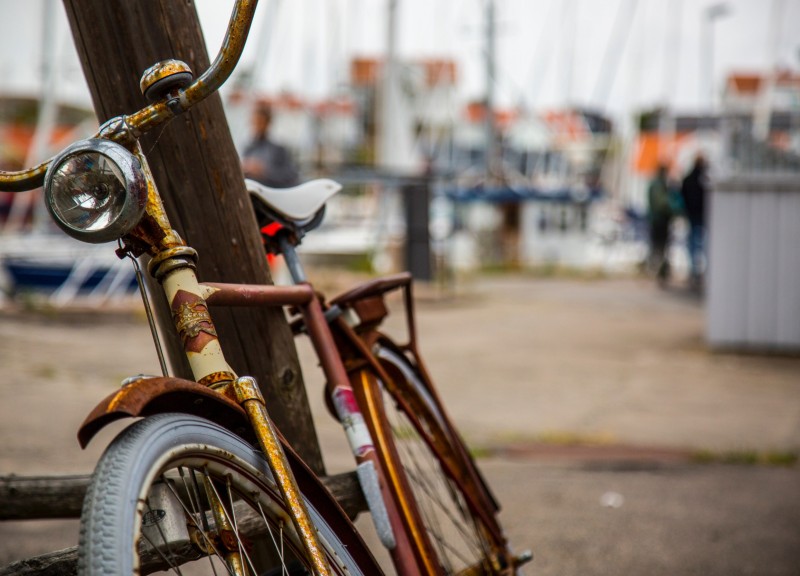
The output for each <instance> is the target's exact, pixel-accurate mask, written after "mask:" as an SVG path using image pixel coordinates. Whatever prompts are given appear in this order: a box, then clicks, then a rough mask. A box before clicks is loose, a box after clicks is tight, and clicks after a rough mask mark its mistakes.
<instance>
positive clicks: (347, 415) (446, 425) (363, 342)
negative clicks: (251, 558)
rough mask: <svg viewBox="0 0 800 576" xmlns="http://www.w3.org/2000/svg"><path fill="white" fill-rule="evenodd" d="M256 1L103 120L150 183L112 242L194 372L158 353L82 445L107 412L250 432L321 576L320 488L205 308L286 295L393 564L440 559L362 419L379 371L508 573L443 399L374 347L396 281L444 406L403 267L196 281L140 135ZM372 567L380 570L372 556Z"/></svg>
mask: <svg viewBox="0 0 800 576" xmlns="http://www.w3.org/2000/svg"><path fill="white" fill-rule="evenodd" d="M256 4H257V0H236V3H235V6H234V9H233V13H232V15H231V20H230V24H229V28H228V31H227V33H226V36H225V40H224V42H223V46H222V48H221V49H220V52H219V54H218V55H217V57H216V59H215V60H214V62H213V63H212V64H211V66H210V67H209V69H208V70H207V71H206V72H204V73H203V74H202V75H201V76H200V77H199V78H198V79H196V80H194V81H193V82H191V83H189V84H188V85H186V86H185V87H174V88H171V89H169V91H168V92H167V93H166V94H165V95H164V96H163V97H161V98H159V99H158V100H157V101H156V102H154V103H152V104H150V105H148V106H147V107H145V108H143V109H142V110H140V111H138V112H135V113H133V114H131V115H128V116H119V117H116V118H113V119H111V120H109V121H108V122H106V123H105V124H104V125H103V126H102V127H101V128H100V130H99V132H98V133H97V135H96V136H95V137H96V138H101V139H107V140H111V141H114V142H116V143H118V144H120V145H122V146H124V147H125V148H127V149H128V150H129V151H130V152H132V153H133V154H134V155H135V156H136V157H137V158H138V160H139V162H140V163H141V166H142V168H143V171H144V174H145V176H146V185H147V199H146V205H145V209H144V216H143V217H142V219H141V220H140V221H139V223H138V224H137V225H136V226H135V227H134V228H133V229H132V230H131V231H130V232H128V233H127V234H126V235H125V236H123V238H122V239H121V243H122V246H123V247H122V248H120V250H119V251H118V253H119V254H120V255H121V256H130V257H132V258H133V257H138V256H141V255H148V256H150V257H151V260H150V262H149V265H148V271H149V273H150V274H151V275H152V276H153V277H154V278H155V279H156V280H158V281H159V283H160V285H161V286H162V288H163V290H164V293H165V295H166V298H167V302H168V304H169V307H170V310H171V313H172V319H173V323H174V327H175V330H176V331H177V333H178V334H179V336H180V338H181V341H182V345H183V350H184V352H185V354H186V357H187V359H188V361H189V364H190V366H191V369H192V373H193V376H194V379H195V381H189V380H185V379H181V378H174V377H170V376H168V374H167V370H166V365H165V362H164V361H163V359H162V369H163V371H164V375H163V376H161V377H142V378H139V379H134V381H132V382H130V383H128V384H127V385H126V386H124V387H123V388H122V389H120V390H119V391H117V392H115V393H113V394H111V395H110V396H109V397H107V398H106V399H105V400H103V401H102V402H101V403H100V404H98V406H97V407H96V408H95V409H94V410H93V411H92V412H91V413H90V414H89V416H88V417H87V418H86V420H85V421H84V423H83V424H82V426H81V428H80V431H79V435H78V436H79V440H80V443H81V445H82V446H85V445H86V444H87V443H88V442H89V441H90V440H91V439H92V437H93V436H94V435H95V434H96V433H97V432H98V431H99V430H100V429H102V428H103V427H104V426H105V425H106V424H108V423H109V422H111V421H114V420H117V419H120V418H128V417H137V416H147V415H150V414H155V413H160V412H167V411H180V412H184V413H191V414H196V415H199V416H203V417H205V418H207V419H209V420H211V421H214V422H216V423H218V424H220V425H221V426H224V427H226V428H228V429H230V430H232V431H234V432H235V433H236V434H238V435H240V436H242V437H244V438H245V439H247V440H248V441H251V442H255V443H257V445H258V446H259V447H260V448H261V449H262V451H263V453H264V455H265V457H266V459H267V462H268V464H269V467H270V469H271V471H272V473H273V476H274V478H275V481H276V484H277V486H278V489H279V492H280V493H281V495H282V497H283V498H284V500H285V502H286V503H287V505H288V507H289V512H290V516H291V520H292V522H293V524H294V526H295V528H296V530H297V533H298V534H299V535H300V539H301V542H302V545H303V547H304V548H305V553H306V557H307V558H308V559H309V560H310V562H311V564H312V568H313V570H314V572H315V573H316V574H318V575H320V576H322V575H326V574H329V573H330V569H329V566H328V565H327V561H326V559H325V556H324V553H323V551H322V549H321V547H320V544H319V541H318V539H317V535H316V531H315V529H314V526H313V525H312V523H311V520H310V518H309V514H308V510H307V509H306V507H305V504H304V502H303V499H302V498H301V496H300V493H301V490H300V488H301V487H302V491H305V492H309V491H313V492H316V493H319V492H320V491H324V488H322V487H321V484H320V483H319V481H318V479H316V477H315V476H314V474H313V473H312V472H311V471H310V470H309V469H308V468H307V467H305V465H304V464H303V463H302V461H301V460H300V458H299V457H298V456H297V455H296V454H295V453H294V452H293V451H292V450H291V448H290V447H289V446H288V445H287V444H286V443H285V442H284V441H283V439H282V437H281V436H280V434H279V432H278V431H277V430H276V429H275V427H274V426H273V425H272V422H271V420H270V417H269V415H268V410H267V404H266V402H265V400H264V397H263V396H262V395H261V393H260V391H259V388H258V386H257V384H256V382H255V380H254V379H253V378H251V377H249V376H239V375H237V374H236V373H235V372H234V371H233V369H232V368H231V367H230V366H229V364H228V363H227V361H226V360H225V357H224V355H223V353H222V348H221V346H220V343H219V339H218V337H217V332H216V329H215V327H214V323H213V320H212V317H211V313H210V312H209V308H210V307H213V306H235V307H239V306H281V307H286V306H290V307H293V308H294V309H295V310H298V311H299V314H300V315H301V317H302V319H303V326H304V329H305V331H306V332H307V333H308V335H309V336H310V338H311V341H312V344H313V346H314V349H315V351H316V354H317V356H318V357H319V360H320V364H321V367H322V370H323V372H324V374H325V376H326V378H327V382H328V384H327V394H328V396H327V397H328V399H329V402H330V404H331V405H332V406H333V410H334V412H335V414H336V416H337V417H338V418H339V420H340V421H341V422H342V424H343V426H344V428H345V432H346V433H347V436H348V440H349V441H350V444H351V449H352V450H353V453H354V455H355V456H356V460H357V462H358V463H359V464H361V463H372V464H374V465H375V468H376V470H377V474H378V476H379V477H380V478H381V481H380V482H379V485H380V490H381V496H382V500H383V503H384V506H385V508H386V514H387V516H388V522H389V524H390V526H391V531H392V533H393V537H394V539H395V542H394V546H392V547H391V548H392V552H391V553H392V557H393V560H394V562H395V565H396V566H397V568H398V571H399V572H400V573H402V574H404V575H406V574H407V575H414V574H439V573H441V570H442V568H441V567H440V566H438V565H437V564H436V560H435V553H434V552H433V550H432V548H431V544H430V542H429V540H428V538H427V536H426V534H425V529H424V526H423V525H422V522H421V520H420V518H419V512H418V511H417V510H416V508H415V505H414V502H413V499H412V498H411V497H410V496H409V495H410V489H409V488H408V486H407V480H406V479H405V477H404V475H403V474H402V473H401V471H400V470H398V469H397V467H396V466H394V465H392V464H391V462H396V461H397V457H396V454H395V447H394V445H393V444H392V442H391V441H389V430H388V428H387V426H388V425H387V424H386V422H385V419H382V418H381V417H380V413H378V416H377V417H374V416H373V417H371V418H367V419H365V418H364V417H363V415H362V413H361V409H360V408H359V407H360V406H368V407H374V406H375V405H376V398H377V395H378V394H380V388H379V385H378V381H377V380H376V379H378V380H380V381H381V382H383V383H384V384H385V385H386V386H389V387H393V389H394V390H396V392H397V397H398V398H399V399H400V400H399V401H400V402H403V403H406V406H407V408H408V411H409V413H411V414H418V416H417V422H418V423H420V422H424V423H426V425H425V426H420V428H424V429H426V430H428V431H429V432H428V433H427V434H425V435H424V439H425V441H426V442H427V443H428V444H429V445H430V446H431V448H432V450H434V452H436V453H437V454H438V455H439V457H440V459H441V461H442V463H443V467H444V468H445V470H446V472H447V473H448V474H449V475H450V477H451V478H452V479H453V480H454V481H455V482H458V483H459V484H460V485H461V486H462V488H463V490H464V494H465V497H466V499H467V500H468V504H469V506H470V508H471V509H473V511H474V513H475V514H477V515H478V516H479V517H480V519H481V521H482V522H483V524H484V526H486V528H487V530H488V531H489V532H490V533H491V534H490V536H491V541H492V542H493V543H495V544H496V547H497V550H494V551H493V552H494V553H496V555H497V556H498V557H499V558H500V559H501V560H502V562H501V564H502V565H503V566H505V569H503V570H502V571H503V573H511V571H513V569H514V567H515V559H513V558H510V557H508V554H507V550H506V548H505V539H504V537H503V535H502V531H501V530H500V528H499V525H498V524H497V521H496V519H495V517H494V513H495V512H496V511H497V505H496V503H495V501H494V499H493V498H492V496H491V493H490V492H489V490H488V488H487V487H486V485H485V483H484V482H483V480H482V478H481V477H480V473H479V472H478V471H477V469H476V468H475V467H474V466H473V465H472V464H471V460H470V459H469V458H468V457H467V455H466V448H465V447H464V445H463V444H462V443H461V442H460V440H459V439H458V438H457V437H454V436H453V435H452V434H450V433H449V430H452V429H453V428H452V426H451V424H450V422H449V420H448V419H447V416H446V414H444V412H443V411H442V412H441V413H437V414H431V413H429V412H430V410H429V409H428V408H427V407H426V406H424V405H421V404H420V403H418V402H416V401H415V396H414V395H413V394H409V393H405V392H404V390H403V378H402V377H401V376H398V375H394V374H390V373H389V372H388V368H387V367H386V366H385V365H384V364H383V363H381V362H380V361H379V360H378V359H377V358H376V357H375V356H374V355H373V354H372V352H371V346H372V344H374V343H375V342H376V341H378V340H380V339H382V338H385V337H384V336H382V334H381V333H380V332H379V331H378V330H377V327H378V326H379V324H380V320H381V319H382V317H383V315H385V314H384V312H385V303H384V296H385V294H386V293H387V292H390V291H393V290H397V289H401V290H403V291H404V293H405V302H406V309H407V311H408V323H409V334H410V335H411V338H410V341H409V343H408V344H407V345H405V346H402V347H400V348H399V349H400V350H401V351H402V352H403V353H408V354H410V355H411V356H412V357H413V358H414V361H415V363H416V366H417V368H418V370H419V373H420V374H421V376H422V378H423V381H424V382H425V383H426V385H427V386H428V388H429V391H430V393H431V395H432V396H433V397H434V399H435V401H436V403H437V404H438V406H440V407H441V403H440V402H439V399H438V396H436V393H435V390H434V389H433V387H432V385H430V378H429V376H428V373H427V370H426V369H425V367H424V364H423V363H422V360H421V358H420V356H419V353H418V351H417V347H416V336H415V334H416V329H415V326H414V316H413V302H412V297H411V282H410V276H408V275H399V276H395V277H389V278H386V279H381V280H377V281H374V282H370V283H367V284H365V285H362V286H359V287H357V288H355V289H353V290H351V291H350V292H348V293H346V294H344V295H342V296H340V297H338V298H336V299H334V300H332V301H331V302H330V303H329V304H325V303H324V300H322V299H321V298H320V297H319V295H318V294H317V293H316V292H315V291H314V289H313V287H312V286H311V285H310V284H308V283H301V284H296V285H294V286H288V287H285V286H281V287H279V286H264V285H246V284H224V283H201V282H199V281H198V278H197V276H196V261H197V253H196V251H195V250H194V249H193V248H191V247H189V246H187V245H186V244H185V243H184V242H183V240H182V239H181V238H180V236H179V235H178V234H177V232H175V230H174V229H173V228H172V226H171V224H170V222H169V219H168V217H167V215H166V211H165V209H164V205H163V203H162V200H161V197H160V196H159V193H158V191H157V189H156V186H155V184H154V181H153V178H152V175H151V173H150V170H149V167H148V164H147V160H146V158H145V156H144V153H143V151H142V149H141V147H140V145H139V142H138V139H139V138H140V137H141V136H142V135H144V134H145V133H147V132H149V131H151V130H153V129H154V128H156V127H159V126H161V125H163V124H164V123H166V122H168V121H169V120H171V119H172V118H174V117H175V116H177V115H179V114H181V113H183V112H185V111H186V110H188V109H189V108H191V107H192V106H193V105H194V104H196V103H198V102H200V101H202V100H203V99H205V98H206V97H207V96H209V95H211V94H212V93H214V92H215V91H216V90H217V89H218V88H219V87H220V86H221V85H222V84H223V83H224V82H225V80H226V79H227V78H228V77H229V76H230V74H231V72H232V70H233V69H234V67H235V65H236V63H237V62H238V59H239V57H240V56H241V53H242V49H243V47H244V43H245V40H246V38H247V34H248V31H249V27H250V24H251V22H252V18H253V13H254V11H255V7H256ZM180 64H181V63H179V62H177V61H167V62H162V63H160V64H159V65H156V66H154V67H153V68H151V69H149V70H147V71H146V72H145V75H144V76H143V79H142V87H143V89H144V88H145V86H146V85H152V84H154V83H156V82H158V81H159V80H162V79H164V78H168V77H169V76H170V75H171V74H175V73H176V72H177V73H180V72H182V68H181V66H180ZM50 163H51V160H49V161H47V162H44V163H42V164H40V165H38V166H36V167H34V168H30V169H27V170H22V171H19V172H5V171H0V189H3V190H7V191H12V192H19V191H24V190H30V189H33V188H36V187H39V186H41V185H42V182H43V179H44V176H45V173H46V170H47V168H48V166H49V165H50ZM328 306H339V307H352V308H354V309H358V310H359V311H360V313H361V315H362V317H364V318H373V320H374V322H373V323H371V324H370V323H369V322H367V323H366V324H365V323H363V322H362V325H361V326H360V328H359V327H355V328H354V327H353V326H350V325H348V324H347V322H345V321H344V320H343V319H342V318H341V317H339V318H336V319H335V320H333V321H332V322H329V320H328V319H327V318H326V316H325V311H326V309H327V308H328ZM373 414H374V413H373ZM373 443H374V444H373ZM376 447H377V448H378V449H380V450H381V451H382V453H384V454H389V455H390V457H389V458H388V461H389V464H388V465H387V464H385V463H382V461H380V460H379V458H378V457H377V455H376ZM327 498H328V500H329V501H330V503H331V506H334V507H335V506H336V503H335V501H333V500H332V498H331V497H330V496H328V497H327ZM361 561H363V562H365V563H367V564H368V565H369V564H370V563H372V562H374V560H372V558H371V556H370V557H369V558H362V559H361ZM239 562H240V560H239ZM233 564H234V565H235V564H236V561H234V562H233ZM374 570H375V571H376V573H377V571H378V569H377V567H375V568H374ZM497 572H498V573H499V572H500V570H498V571H497Z"/></svg>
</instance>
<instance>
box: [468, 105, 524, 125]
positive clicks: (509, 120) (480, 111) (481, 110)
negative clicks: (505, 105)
mask: <svg viewBox="0 0 800 576" xmlns="http://www.w3.org/2000/svg"><path fill="white" fill-rule="evenodd" d="M464 112H465V114H466V116H467V121H468V122H474V123H477V122H483V120H484V119H485V118H486V104H484V103H483V102H470V103H469V104H467V107H466V109H465V111H464ZM517 118H519V110H515V109H500V110H495V111H494V121H495V123H496V124H497V127H498V128H501V129H504V128H507V127H508V126H510V125H511V124H513V123H514V121H515V120H516V119H517Z"/></svg>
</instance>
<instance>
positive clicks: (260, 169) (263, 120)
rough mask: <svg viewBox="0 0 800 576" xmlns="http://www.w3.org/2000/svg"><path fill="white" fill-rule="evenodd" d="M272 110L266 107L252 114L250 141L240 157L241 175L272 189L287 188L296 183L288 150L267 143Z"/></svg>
mask: <svg viewBox="0 0 800 576" xmlns="http://www.w3.org/2000/svg"><path fill="white" fill-rule="evenodd" d="M271 124H272V109H271V108H270V106H268V105H266V104H260V105H258V106H256V109H255V111H254V112H253V137H252V140H251V141H250V143H248V144H247V146H246V147H245V149H244V153H243V154H242V171H243V172H244V175H245V177H247V178H251V179H253V180H255V181H257V182H260V183H261V184H264V185H265V186H270V187H272V188H287V187H289V186H295V185H296V184H297V183H298V179H299V176H298V170H297V166H296V165H295V163H294V160H293V159H292V155H291V153H290V152H289V150H288V149H287V148H285V147H284V146H281V145H280V144H277V143H276V142H274V141H273V140H272V139H270V135H269V129H270V126H271Z"/></svg>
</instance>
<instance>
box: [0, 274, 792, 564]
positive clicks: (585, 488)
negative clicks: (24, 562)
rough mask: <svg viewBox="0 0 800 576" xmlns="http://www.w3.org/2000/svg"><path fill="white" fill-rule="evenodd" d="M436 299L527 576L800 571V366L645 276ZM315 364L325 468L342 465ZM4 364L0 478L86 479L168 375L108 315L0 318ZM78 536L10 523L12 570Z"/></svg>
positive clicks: (430, 355)
mask: <svg viewBox="0 0 800 576" xmlns="http://www.w3.org/2000/svg"><path fill="white" fill-rule="evenodd" d="M425 292H426V293H425V294H423V297H422V298H421V300H420V303H419V316H420V332H421V335H422V336H421V338H422V345H423V349H424V350H425V354H426V357H427V360H428V363H429V364H430V369H431V372H432V373H433V375H434V376H435V377H436V379H437V380H438V382H439V385H440V388H441V392H442V395H443V396H444V397H445V399H446V402H447V403H448V406H449V408H450V410H451V413H452V416H453V417H454V419H455V420H456V421H457V422H458V423H459V424H460V426H461V427H462V430H463V433H464V435H465V436H466V437H467V439H468V441H469V442H470V443H471V444H472V445H473V446H476V447H478V448H479V451H480V453H482V454H486V457H485V458H483V459H482V460H481V466H482V467H483V469H484V471H485V473H486V474H487V476H488V477H489V478H490V481H491V483H492V485H493V486H494V488H495V490H496V492H497V495H498V497H499V499H500V500H501V502H502V503H503V504H504V508H505V512H504V515H503V520H504V522H505V524H506V526H507V528H508V532H509V535H510V537H511V540H512V541H513V542H515V543H519V547H520V548H522V547H531V548H533V550H534V552H535V553H536V556H537V559H536V560H535V562H534V564H533V565H532V567H531V568H530V569H529V570H528V573H529V574H540V575H550V574H552V575H556V574H559V575H569V574H582V575H585V574H623V575H626V574H656V575H657V574H665V575H666V574H698V575H699V574H703V575H706V574H710V575H716V574H719V575H723V574H724V575H732V574H758V575H762V574H763V575H767V574H769V575H773V574H774V575H779V574H780V575H798V574H800V490H798V486H800V469H799V468H800V467H798V466H797V465H793V466H777V465H774V463H775V462H785V461H787V460H791V457H792V455H794V454H797V453H798V451H800V358H797V357H795V358H791V357H785V356H780V357H778V356H760V355H753V354H742V355H736V354H729V353H725V354H722V353H715V352H712V351H709V350H708V349H707V348H706V346H705V344H704V339H703V330H704V317H703V307H702V303H701V301H700V300H699V299H697V298H696V297H693V296H692V295H690V294H688V293H686V292H684V291H681V290H679V289H673V290H669V291H666V292H664V291H659V290H658V289H656V288H655V287H654V286H652V285H651V284H650V283H649V282H645V281H640V280H602V281H581V280H542V279H531V278H522V277H513V278H508V277H503V278H490V279H485V278H484V279H482V280H480V281H476V282H473V283H471V284H469V285H467V286H466V287H463V288H462V289H460V290H459V295H458V297H452V298H451V297H439V296H434V295H433V291H432V290H429V291H425ZM392 322H393V324H396V325H399V318H398V317H396V316H395V317H393V319H392ZM117 342H124V343H125V345H126V349H125V351H120V350H119V348H118V347H117V346H116V345H115V343H117ZM301 357H302V358H303V360H304V366H308V367H309V375H308V376H307V383H308V385H309V389H310V390H311V391H312V392H311V394H310V395H311V398H312V401H313V404H314V405H313V409H314V411H315V414H316V420H317V425H318V429H319V431H320V436H321V442H322V445H323V450H324V452H325V454H326V463H327V466H328V468H329V469H330V470H331V471H336V470H339V469H345V468H346V467H347V466H348V460H347V457H346V449H345V448H344V444H343V441H342V439H341V433H340V431H339V429H338V427H337V426H336V425H335V424H333V423H331V422H330V421H329V419H328V418H327V416H326V414H325V412H324V409H323V407H322V405H321V402H320V394H319V393H317V392H316V390H319V382H320V378H319V376H318V375H315V374H313V373H312V372H311V371H312V369H313V365H314V364H313V362H312V358H311V355H310V354H309V351H308V349H307V348H306V347H302V348H301ZM0 366H2V367H3V373H4V376H5V378H4V380H3V381H2V383H0V438H2V439H3V442H2V443H0V474H8V473H12V472H14V473H18V474H40V473H41V474H44V473H67V472H87V471H89V470H91V466H92V462H93V461H94V460H95V459H96V458H97V455H98V453H99V451H100V450H101V449H102V446H103V440H104V439H107V437H108V436H110V435H111V432H108V433H106V435H105V436H104V437H102V438H99V439H98V441H96V442H95V444H94V446H91V447H90V449H89V450H88V451H87V452H81V451H80V449H79V448H78V447H77V443H76V441H75V440H74V438H75V436H74V433H75V430H76V429H77V426H78V424H79V423H80V421H81V420H82V419H83V417H84V415H85V413H86V412H87V411H88V410H89V409H90V407H91V406H93V404H94V402H95V401H96V400H97V399H99V398H101V397H102V396H104V395H105V394H106V393H107V392H108V391H109V390H110V389H111V388H112V387H113V386H114V385H115V382H118V381H119V380H120V379H121V378H122V377H124V376H126V375H129V374H133V373H138V372H156V371H157V363H156V359H155V355H154V354H153V353H152V352H151V348H150V347H149V344H148V335H147V329H146V326H145V324H144V321H143V319H142V318H141V317H140V316H133V317H131V316H122V317H120V316H109V315H106V316H102V317H95V318H84V319H78V318H76V317H74V316H61V317H58V316H42V315H38V316H34V317H32V316H29V315H18V314H8V313H6V314H2V315H0ZM45 431H46V432H48V433H49V434H48V436H45V435H44V432H45ZM770 462H771V463H770ZM74 541H75V526H74V522H69V521H67V522H35V523H7V524H5V525H0V566H2V565H4V564H5V563H7V562H10V561H12V560H14V559H17V558H21V557H24V556H26V555H30V554H34V553H38V552H41V551H46V550H51V549H54V548H58V547H64V546H68V545H71V544H74Z"/></svg>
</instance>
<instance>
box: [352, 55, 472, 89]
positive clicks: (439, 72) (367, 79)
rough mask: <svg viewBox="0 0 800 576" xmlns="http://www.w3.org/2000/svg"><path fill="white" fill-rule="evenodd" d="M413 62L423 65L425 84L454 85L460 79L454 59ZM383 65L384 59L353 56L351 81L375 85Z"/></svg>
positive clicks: (358, 83) (360, 84)
mask: <svg viewBox="0 0 800 576" xmlns="http://www.w3.org/2000/svg"><path fill="white" fill-rule="evenodd" d="M413 64H416V65H418V66H422V67H423V69H424V71H425V84H426V86H428V87H431V86H437V85H446V86H453V85H455V83H456V81H457V79H458V78H457V72H458V69H457V67H456V63H455V61H454V60H446V59H443V58H429V59H425V60H418V61H416V62H413ZM382 67H383V61H382V60H378V59H375V58H353V60H352V61H351V62H350V81H351V82H352V83H353V84H355V85H356V86H374V85H376V84H377V83H378V81H379V80H380V75H381V68H382Z"/></svg>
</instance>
